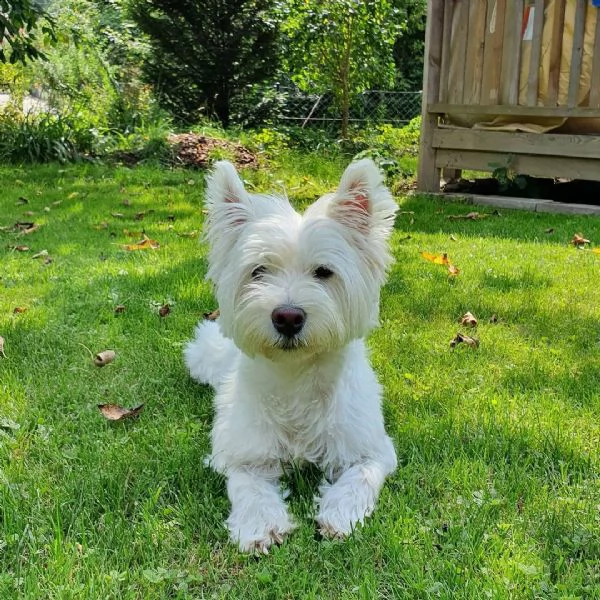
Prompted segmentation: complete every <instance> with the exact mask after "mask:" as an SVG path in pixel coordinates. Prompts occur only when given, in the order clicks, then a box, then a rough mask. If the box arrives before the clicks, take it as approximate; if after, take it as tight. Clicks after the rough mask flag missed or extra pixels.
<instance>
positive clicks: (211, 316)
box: [204, 308, 221, 321]
mask: <svg viewBox="0 0 600 600" xmlns="http://www.w3.org/2000/svg"><path fill="white" fill-rule="evenodd" d="M220 316H221V311H220V310H219V309H218V308H216V309H215V310H213V311H211V312H205V313H204V318H205V319H206V320H207V321H216V320H217V319H218V318H219V317H220Z"/></svg>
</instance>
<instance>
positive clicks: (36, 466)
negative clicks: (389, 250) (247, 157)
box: [0, 152, 600, 599]
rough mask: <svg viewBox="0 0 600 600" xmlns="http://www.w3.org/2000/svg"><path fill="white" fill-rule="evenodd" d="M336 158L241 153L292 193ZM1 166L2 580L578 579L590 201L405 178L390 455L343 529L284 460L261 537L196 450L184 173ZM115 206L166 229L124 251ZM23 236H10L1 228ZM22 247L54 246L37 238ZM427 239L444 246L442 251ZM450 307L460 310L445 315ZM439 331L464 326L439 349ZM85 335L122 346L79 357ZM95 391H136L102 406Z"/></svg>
mask: <svg viewBox="0 0 600 600" xmlns="http://www.w3.org/2000/svg"><path fill="white" fill-rule="evenodd" d="M343 166H344V165H343V160H342V159H339V160H338V159H335V160H332V159H330V158H328V159H324V158H323V157H319V156H318V154H316V153H315V154H312V155H300V154H295V153H291V152H284V153H282V154H281V156H280V157H279V159H278V160H275V161H274V162H273V163H272V165H271V166H270V167H266V166H265V167H264V168H261V169H260V170H259V171H252V170H246V171H244V172H243V173H242V175H243V177H244V179H245V180H246V181H247V182H248V187H249V188H252V189H254V190H257V191H269V190H275V191H281V190H285V191H286V193H287V194H288V195H289V197H290V198H291V199H292V200H293V201H294V202H295V203H296V204H297V205H298V206H304V205H306V204H307V203H309V202H310V201H312V199H314V198H316V197H317V196H319V195H321V194H322V193H325V192H328V191H331V190H332V189H334V188H335V185H336V183H337V180H338V179H339V176H340V174H341V171H342V169H343ZM0 177H1V179H2V181H3V192H2V196H1V197H0V226H7V227H10V226H12V225H13V224H14V223H15V222H16V221H19V220H20V221H23V220H28V221H34V222H36V223H39V224H40V225H41V227H40V228H39V230H38V231H36V232H35V233H32V234H29V235H18V234H17V233H14V232H11V231H4V232H0V265H1V267H0V269H1V270H0V335H2V336H3V337H4V338H5V348H4V350H5V353H6V358H0V597H3V598H4V597H6V598H13V597H23V598H61V599H62V598H94V599H95V598H119V599H123V598H131V599H133V598H148V599H151V598H156V599H159V598H161V599H162V598H165V597H173V598H199V597H227V598H251V597H273V598H280V597H281V598H287V597H290V598H292V597H293V598H354V597H363V598H377V597H385V598H388V597H389V598H430V597H431V598H434V597H440V598H458V597H460V598H473V599H476V598H477V599H479V598H487V597H489V598H529V597H541V598H553V597H581V598H594V597H597V595H598V589H600V575H599V573H600V570H599V568H598V565H599V563H598V561H599V560H600V536H599V533H598V532H599V531H600V517H599V513H598V506H599V505H600V484H599V481H600V478H599V466H600V465H599V456H598V447H599V446H600V419H599V416H600V415H599V413H600V287H599V286H598V284H597V281H598V269H599V268H600V255H598V254H594V253H592V252H591V251H590V250H577V249H575V248H574V247H573V246H572V245H570V244H569V240H570V239H571V238H572V236H573V234H574V233H575V232H579V233H583V234H584V235H585V236H586V237H587V238H588V239H590V240H591V241H592V243H593V244H600V221H598V220H597V219H595V218H591V217H574V216H558V215H542V214H535V213H527V212H510V211H501V213H502V214H501V215H500V216H497V215H490V216H487V217H486V218H484V219H483V220H480V221H470V220H469V221H463V220H451V219H448V218H447V217H448V216H449V215H460V214H465V213H467V212H470V211H472V210H479V211H480V212H485V211H486V209H482V208H479V209H478V208H476V207H475V208H474V207H472V206H466V205H461V204H455V203H452V204H447V203H443V202H440V201H439V200H433V199H429V198H426V197H418V196H415V197H408V198H399V202H400V204H401V209H402V210H403V211H405V212H404V214H401V215H399V216H398V219H397V223H396V232H395V233H394V237H393V241H392V247H393V252H394V255H395V257H396V264H395V266H394V267H393V269H392V271H391V273H390V279H389V283H388V285H387V286H386V288H385V289H384V291H383V293H382V306H381V327H380V328H379V329H377V330H376V331H375V332H374V333H373V335H372V336H371V338H370V340H369V346H370V348H371V354H372V359H373V363H374V365H375V368H376V370H377V372H378V374H379V377H380V379H381V381H382V383H383V385H384V389H385V402H384V409H385V415H386V420H387V424H388V430H389V431H390V433H391V435H392V436H393V438H394V440H395V444H396V447H397V450H398V457H399V461H400V466H399V468H398V471H397V473H396V474H395V475H394V476H393V477H391V478H390V479H389V480H388V482H387V483H386V485H385V486H384V489H383V492H382V495H381V498H380V502H379V505H378V508H377V510H376V511H375V513H374V515H373V517H371V518H370V519H369V521H368V523H367V524H366V526H365V527H363V528H360V529H359V530H357V531H356V532H355V534H354V535H353V536H352V537H351V538H350V539H349V540H348V541H347V542H346V543H338V542H331V541H327V540H318V539H315V527H314V525H313V523H312V522H311V506H312V497H313V495H314V493H315V492H316V487H317V484H318V480H319V476H318V473H315V472H314V471H311V470H308V471H305V470H303V469H294V470H292V471H291V472H290V474H289V476H288V484H289V486H290V488H291V490H292V495H291V497H290V503H291V508H292V511H293V513H294V514H295V515H296V516H297V520H298V522H299V527H298V530H297V531H296V532H294V534H293V535H292V536H291V537H290V538H289V539H288V540H287V541H286V542H285V543H284V545H283V546H281V547H280V548H276V549H274V550H273V551H272V553H271V554H270V555H269V556H267V557H265V558H263V559H261V560H255V559H254V558H252V557H247V556H241V555H239V554H238V552H237V550H236V549H235V548H234V547H233V546H231V545H230V544H228V542H227V536H226V531H225V529H224V527H223V521H224V519H225V518H226V515H227V511H228V502H227V499H226V494H225V489H224V481H223V479H222V478H221V477H220V476H218V475H216V474H214V473H213V472H212V471H210V470H209V469H207V468H206V467H204V465H203V458H204V456H205V454H206V452H207V451H208V446H209V431H210V425H211V419H212V406H211V398H212V392H211V391H210V390H209V389H208V388H205V387H203V386H199V385H196V384H194V383H193V382H191V381H190V379H189V377H188V375H187V373H186V370H185V368H184V365H183V363H182V359H181V352H182V347H183V344H184V343H185V341H186V340H187V339H188V338H189V337H190V335H191V333H192V331H193V328H194V325H195V323H196V321H197V320H198V319H199V318H201V315H202V313H203V312H205V311H207V310H210V309H212V308H215V304H214V298H213V295H212V292H211V287H210V285H209V283H207V282H206V281H205V280H204V276H205V273H206V248H205V247H204V246H203V245H201V244H199V243H198V238H197V234H195V233H194V232H199V231H200V230H201V227H202V221H203V214H202V210H201V200H202V194H203V177H202V174H201V173H197V172H194V173H191V172H185V171H177V170H174V171H170V170H160V169H157V168H151V167H140V168H137V169H125V168H118V169H109V168H106V167H102V166H98V165H69V166H65V167H59V166H52V165H49V166H41V167H34V168H27V169H9V168H0ZM20 197H24V198H27V200H28V203H27V204H19V203H18V202H19V198H20ZM46 207H47V208H48V210H45V208H46ZM487 210H488V212H490V211H489V209H487ZM26 211H32V212H33V215H30V216H26V215H25V214H24V213H25V212H26ZM119 213H120V214H121V215H122V216H115V215H116V214H119ZM140 213H144V214H143V216H142V217H139V216H138V217H137V218H136V215H139V214H140ZM550 228H551V229H552V230H553V232H552V233H546V231H547V230H548V229H550ZM126 230H127V231H130V232H136V233H142V234H145V235H147V236H148V237H149V238H151V239H154V240H156V241H158V242H159V243H160V248H159V249H158V250H141V251H137V252H128V251H126V250H124V249H123V245H124V244H128V243H131V242H135V241H136V238H135V237H130V236H129V235H127V234H126V233H125V231H126ZM21 243H26V244H27V245H28V246H30V250H29V252H23V253H19V252H16V251H14V250H11V249H9V246H12V245H17V244H21ZM41 250H47V251H48V255H49V257H50V258H51V259H52V261H51V262H46V261H45V259H44V258H40V259H33V258H32V255H33V254H35V253H37V252H40V251H41ZM421 252H432V253H447V254H448V255H449V257H450V258H451V259H452V262H453V263H454V264H456V265H457V266H458V267H459V268H460V274H459V275H458V276H456V277H449V276H448V274H447V269H446V268H445V267H444V266H443V265H435V264H432V263H431V262H428V261H425V260H424V259H423V258H422V256H421ZM164 303H168V304H169V305H170V306H171V313H170V314H169V315H168V316H167V317H164V318H161V317H160V316H159V314H158V308H159V307H160V306H161V305H162V304H164ZM118 304H123V305H124V306H125V307H126V309H125V312H123V313H115V311H114V308H115V306H117V305H118ZM17 306H20V307H25V308H27V311H26V312H23V313H20V314H14V308H15V307H17ZM466 311H471V312H472V313H474V314H475V315H476V317H477V318H478V319H479V324H478V326H477V328H476V329H474V330H471V329H466V328H464V327H463V326H461V325H460V324H459V320H460V317H461V316H462V315H463V314H464V313H465V312H466ZM493 315H495V319H494V320H493V321H491V317H492V316H493ZM457 331H462V332H463V333H467V334H469V335H472V336H474V337H476V338H478V339H479V341H480V345H479V348H477V349H473V348H470V347H466V346H465V345H459V346H457V347H456V348H454V349H451V348H450V345H449V343H450V340H451V339H452V338H453V337H454V336H455V335H456V333H457ZM104 349H112V350H114V351H115V352H116V354H117V357H116V360H115V361H114V362H113V363H111V364H110V365H107V366H106V367H103V368H98V367H95V366H94V364H93V362H92V356H93V355H94V354H95V353H96V352H98V351H100V350H104ZM105 402H114V403H118V404H121V405H123V406H127V407H131V406H136V405H138V404H140V403H144V404H145V409H144V412H143V413H142V414H141V416H140V417H139V419H137V420H132V421H129V422H123V423H116V424H111V423H108V422H106V421H105V420H103V418H102V417H101V415H100V413H99V412H98V409H97V406H96V405H97V404H99V403H105Z"/></svg>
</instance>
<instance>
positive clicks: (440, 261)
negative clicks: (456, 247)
mask: <svg viewBox="0 0 600 600" xmlns="http://www.w3.org/2000/svg"><path fill="white" fill-rule="evenodd" d="M421 256H422V257H423V258H424V259H425V260H428V261H429V262H432V263H433V264H435V265H449V264H450V261H449V260H448V255H447V254H446V253H445V252H444V254H442V255H441V256H440V255H439V254H431V253H429V252H421Z"/></svg>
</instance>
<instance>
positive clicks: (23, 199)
mask: <svg viewBox="0 0 600 600" xmlns="http://www.w3.org/2000/svg"><path fill="white" fill-rule="evenodd" d="M15 204H17V205H19V204H29V200H27V198H25V196H19V199H18V200H17V201H16V202H15Z"/></svg>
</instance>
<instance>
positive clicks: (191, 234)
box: [177, 229, 198, 238]
mask: <svg viewBox="0 0 600 600" xmlns="http://www.w3.org/2000/svg"><path fill="white" fill-rule="evenodd" d="M177 235H178V236H179V237H185V238H192V237H196V236H197V235H198V231H197V230H195V229H194V231H182V232H181V233H178V234H177Z"/></svg>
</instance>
